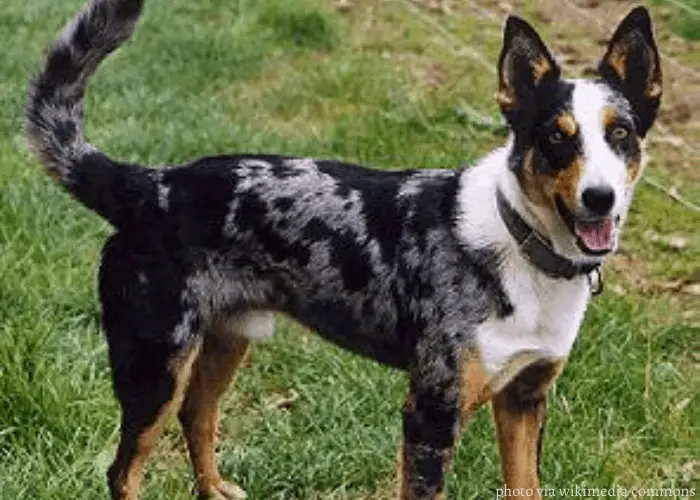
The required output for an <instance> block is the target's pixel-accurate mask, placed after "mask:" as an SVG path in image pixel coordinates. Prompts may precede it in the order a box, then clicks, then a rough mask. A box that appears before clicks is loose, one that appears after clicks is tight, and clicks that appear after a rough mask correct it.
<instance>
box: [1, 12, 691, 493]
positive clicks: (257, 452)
mask: <svg viewBox="0 0 700 500" xmlns="http://www.w3.org/2000/svg"><path fill="white" fill-rule="evenodd" d="M328 4H329V2H322V1H321V0H298V1H297V2H294V3H293V4H292V3H291V2H275V1H273V0H261V1H258V2H254V1H250V0H249V1H242V0H241V1H238V2H231V1H229V0H202V1H200V2H194V3H193V2H186V1H184V0H150V1H149V2H147V8H146V17H145V19H144V20H143V23H142V24H141V25H140V27H139V30H138V31H137V34H136V36H135V38H134V40H133V41H132V42H131V43H130V44H128V45H127V46H126V48H125V49H124V50H122V51H120V52H118V53H117V54H116V55H115V56H114V57H112V58H111V59H110V60H109V61H108V62H107V63H106V64H105V65H104V67H103V68H102V71H101V72H99V73H98V75H97V77H96V78H95V80H94V84H93V85H92V86H91V88H90V91H89V93H88V98H87V115H88V122H89V126H88V135H89V136H90V138H91V140H92V141H93V142H94V143H96V144H99V145H100V147H101V148H103V149H104V150H106V151H108V152H109V153H110V154H112V155H114V156H116V157H119V158H121V159H124V160H133V161H140V162H144V163H149V164H154V165H157V164H162V163H165V162H182V161H186V160H188V159H192V158H193V157H196V156H200V155H204V154H211V153H217V152H224V151H249V152H256V151H257V152H260V151H276V152H286V153H290V154H298V155H313V156H315V157H340V158H344V159H346V160H349V161H358V162H363V163H368V164H371V165H375V166H378V167H381V168H387V169H391V168H398V167H402V166H414V167H448V168H449V167H454V166H457V165H460V164H462V163H463V162H465V161H469V160H473V159H475V158H477V157H478V156H479V155H481V154H483V153H485V152H486V151H488V150H489V149H490V148H492V147H493V146H494V145H495V144H497V143H498V142H499V141H500V140H501V139H500V138H498V137H494V135H493V134H492V133H491V132H490V131H489V130H487V129H484V128H482V127H479V126H478V125H477V124H474V123H471V122H470V121H469V120H466V121H465V119H464V115H463V113H462V112H461V110H462V108H463V104H464V103H467V102H468V103H469V104H470V106H472V107H475V108H476V109H478V110H480V111H482V112H484V113H486V114H493V113H495V108H494V105H493V103H492V102H491V99H490V96H491V94H492V90H493V84H494V81H493V80H494V78H493V76H492V75H491V74H490V73H488V72H485V71H484V70H483V68H481V67H480V66H477V65H475V64H474V63H473V61H471V60H469V59H468V58H465V57H464V56H460V55H458V54H455V52H454V50H452V49H453V47H452V46H451V45H450V44H448V43H446V42H445V40H444V38H441V36H440V35H439V32H437V31H436V29H435V27H434V26H432V25H428V24H426V23H424V22H423V21H421V20H420V19H419V18H417V17H416V16H415V13H414V11H413V10H411V9H409V8H407V7H406V3H405V2H401V1H392V2H380V1H368V2H356V4H357V7H356V8H354V9H352V10H351V11H350V12H348V13H345V14H341V13H339V12H337V11H335V10H333V9H331V8H330V7H329V6H328ZM79 5H80V1H79V0H71V1H70V2H54V1H51V0H32V2H20V1H19V0H7V2H5V4H4V6H3V9H2V11H0V29H2V31H3V33H4V42H5V44H4V52H5V56H4V57H3V58H0V74H2V75H3V78H2V79H1V80H0V106H1V109H2V110H3V111H2V113H1V114H0V270H2V279H0V499H3V500H4V499H16V498H19V499H25V498H26V499H29V498H32V499H34V498H36V499H49V498H50V499H52V500H63V499H66V500H67V499H71V500H78V499H86V500H87V499H94V498H104V497H106V488H105V484H104V472H105V470H106V467H107V465H108V463H109V461H110V460H111V458H112V453H113V450H114V447H115V443H116V439H117V427H116V422H117V414H118V413H117V406H116V403H115V401H114V400H113V398H112V395H111V388H110V379H109V369H108V365H107V357H106V352H105V346H104V343H103V341H102V339H101V337H100V333H99V327H98V321H97V316H98V309H97V303H96V296H95V287H94V281H95V264H96V262H97V260H98V257H99V252H100V248H101V244H102V242H103V241H104V239H105V237H106V236H107V235H108V234H109V232H110V229H109V227H107V226H106V225H105V224H104V223H103V222H101V221H100V220H99V219H97V217H95V216H94V215H93V214H91V213H89V212H88V211H87V210H85V209H83V208H82V207H80V206H78V205H77V204H75V203H74V202H72V201H71V200H70V199H68V197H67V196H65V194H64V193H62V192H61V191H60V190H59V189H58V188H56V187H55V186H53V185H52V184H51V182H50V181H49V179H48V178H46V176H45V175H44V174H43V172H42V171H41V169H40V168H39V167H38V166H37V165H36V162H35V161H34V160H33V159H31V158H30V157H29V155H28V153H27V152H26V151H25V149H24V147H23V139H22V132H21V123H22V119H21V109H22V104H23V100H24V92H25V89H26V86H27V81H28V78H29V76H30V74H31V73H32V72H33V71H34V70H35V69H36V68H37V66H38V64H39V62H40V57H41V54H42V50H43V49H44V47H45V46H46V45H47V44H48V43H49V42H50V41H51V40H52V38H53V37H54V36H55V34H56V33H57V31H58V29H59V28H60V26H61V25H62V23H63V22H64V20H66V19H67V18H68V17H70V16H71V15H72V14H73V12H74V11H75V10H77V8H78V7H79ZM438 21H439V22H444V23H447V24H448V25H449V26H450V27H453V28H454V29H455V31H457V32H458V33H459V35H460V37H461V38H463V39H465V40H468V41H469V42H470V43H471V44H475V45H476V46H478V47H479V48H480V49H481V50H483V52H484V54H485V56H486V57H487V58H488V59H489V60H491V61H494V63H495V60H496V55H497V49H498V44H499V39H498V28H497V26H495V25H493V24H491V25H484V24H483V23H482V22H480V21H479V20H478V19H475V18H473V17H471V16H468V15H466V14H465V13H456V14H455V15H454V17H452V18H450V19H449V20H440V19H439V18H438ZM547 29H548V28H546V27H543V30H544V32H545V33H546V31H547ZM670 158H673V157H672V156H670ZM650 171H651V173H652V175H655V176H660V178H661V179H662V180H667V179H669V178H670V176H671V175H674V176H679V175H681V176H682V175H683V172H685V171H683V170H680V171H678V170H677V169H676V168H675V166H674V164H673V163H672V162H670V161H666V162H665V163H664V158H659V159H658V160H657V161H656V163H655V164H654V165H652V167H651V168H650ZM679 172H680V173H679ZM677 179H678V178H677ZM678 180H679V181H681V182H682V181H683V178H682V177H681V178H679V179H678ZM698 224H700V218H699V217H697V216H696V215H695V214H693V213H692V212H690V211H688V210H687V209H685V208H683V207H682V206H680V205H678V204H675V203H673V202H672V201H671V200H670V199H669V198H668V197H666V196H665V195H663V194H662V193H660V192H658V191H656V190H654V189H652V188H650V187H649V186H646V185H641V186H640V193H639V195H638V197H637V199H636V202H635V204H634V205H633V208H632V214H631V217H630V227H629V229H628V231H627V238H626V240H625V246H624V255H623V257H625V258H626V259H628V260H629V261H630V262H632V263H634V264H633V265H628V266H627V267H625V266H623V265H614V266H612V267H611V269H610V271H611V273H610V274H611V276H610V278H609V280H608V284H609V285H611V286H608V292H606V293H605V294H604V295H602V296H601V297H600V298H598V299H596V300H595V301H594V302H593V303H592V305H591V308H590V310H589V312H588V314H587V318H586V322H585V325H584V328H583V331H582V334H581V337H580V340H579V341H578V342H577V344H576V346H575V350H574V352H573V354H572V356H571V362H570V365H569V367H568V369H567V371H566V372H565V374H564V375H563V377H562V378H561V380H560V382H559V383H558V384H557V386H556V389H555V391H554V392H553V394H552V396H551V399H550V402H551V411H550V420H549V422H550V423H549V430H548V436H547V441H546V449H547V452H546V454H545V458H544V463H543V478H544V483H545V484H547V485H551V486H554V487H557V488H558V487H569V486H571V485H575V484H579V485H582V484H587V485H589V486H592V487H607V486H611V485H621V486H625V487H630V488H631V487H662V486H666V487H670V486H673V487H684V486H685V487H688V486H692V485H697V482H695V483H694V481H697V479H698V476H697V474H698V473H699V472H698V467H700V465H699V464H698V461H697V458H698V457H697V451H698V449H700V432H699V429H698V425H699V423H700V402H699V401H698V397H697V387H698V384H699V383H700V374H699V372H698V357H697V354H698V348H699V346H698V338H699V334H700V325H698V316H697V314H694V313H697V301H696V302H692V300H696V299H692V298H690V299H689V298H688V297H684V296H680V295H676V294H670V293H658V292H655V293H650V292H649V291H648V289H647V288H644V287H638V286H636V285H635V280H634V279H631V278H635V277H639V279H644V280H651V281H653V282H663V281H664V280H679V279H684V278H686V277H688V276H689V275H690V274H692V273H693V271H694V270H696V269H697V265H698V259H699V258H700V254H699V253H698V247H699V246H700V242H699V241H698V234H697V227H698ZM649 229H653V230H654V231H655V232H657V233H659V234H669V233H674V232H680V233H682V234H685V235H686V236H687V238H688V241H689V243H688V245H687V247H686V248H685V249H683V250H681V251H673V250H669V248H668V247H667V246H664V245H663V244H660V243H650V241H649V240H648V237H647V236H645V235H646V234H647V231H648V230H649ZM637 262H641V263H643V264H639V265H637V264H636V263H637ZM652 288H653V287H652ZM621 290H622V292H621ZM405 389H406V382H405V380H404V377H403V375H401V374H400V373H396V372H393V371H391V370H388V369H385V368H381V367H378V366H376V365H374V364H372V363H370V362H367V361H365V360H362V359H359V358H357V357H353V356H351V355H349V354H346V353H344V352H341V351H340V350H338V349H336V348H334V347H332V346H330V345H328V344H326V343H323V342H321V341H319V340H318V339H317V338H316V337H314V336H313V335H311V334H309V333H308V332H305V331H302V330H301V329H300V328H299V327H297V326H295V325H293V324H290V323H286V322H283V323H282V324H281V325H280V326H279V328H278V331H277V334H276V338H275V340H273V341H271V342H269V343H265V344H263V345H260V346H259V347H258V348H256V349H255V350H254V351H253V355H252V358H251V363H250V366H249V367H246V369H245V370H244V371H243V372H242V375H241V377H240V380H239V384H238V386H237V387H236V389H234V390H232V391H231V392H230V393H229V396H228V397H227V399H226V402H225V403H224V406H225V410H226V411H225V412H224V417H223V421H222V427H223V432H222V442H221V445H220V454H219V457H220V461H221V464H222V466H223V470H224V471H225V472H226V473H227V474H229V475H231V476H233V477H235V478H236V479H237V480H238V481H239V482H241V483H242V484H243V486H244V487H245V488H246V489H247V490H248V492H249V494H250V497H251V498H253V499H303V500H308V499H318V500H321V499H324V500H328V499H365V498H375V499H388V498H392V493H391V492H392V488H393V479H392V477H393V472H394V467H395V465H394V461H395V457H396V448H397V445H398V442H399V420H400V419H399V408H400V405H401V403H402V400H403V395H404V393H405ZM292 390H293V391H296V393H298V395H299V399H298V401H297V402H296V403H295V404H294V405H293V407H292V408H291V409H289V410H281V409H278V408H276V407H275V406H274V405H271V404H270V401H272V400H273V399H274V398H275V397H278V396H279V395H285V394H288V393H289V391H292ZM457 455H458V456H457V460H456V466H455V469H454V472H453V473H452V474H451V475H450V477H449V485H450V488H451V492H452V493H451V498H456V499H465V500H466V499H481V498H493V497H494V492H495V489H496V488H497V487H498V485H499V474H498V465H497V464H498V461H497V455H496V450H495V445H494V440H493V428H492V425H491V422H490V417H489V414H488V411H486V410H484V411H481V412H479V414H478V416H477V418H476V419H475V421H474V422H473V423H472V425H471V426H470V429H469V432H468V434H467V435H466V437H465V439H463V441H462V443H461V445H460V447H459V450H458V454H457ZM693 467H694V469H693ZM190 488H191V479H190V475H189V470H188V465H187V462H186V460H185V455H184V445H183V442H182V440H181V438H180V437H179V434H178V432H177V429H176V428H175V427H173V428H171V429H169V430H168V432H167V433H166V435H165V437H164V439H163V440H162V441H161V443H160V445H159V447H158V449H157V450H156V452H155V454H154V457H153V460H152V461H151V462H150V466H149V469H148V475H147V480H146V484H145V490H144V498H146V499H162V498H169V499H184V498H190V496H189V491H190Z"/></svg>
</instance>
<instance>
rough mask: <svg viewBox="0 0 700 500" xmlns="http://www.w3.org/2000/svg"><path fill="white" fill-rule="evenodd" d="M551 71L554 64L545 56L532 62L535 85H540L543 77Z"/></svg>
mask: <svg viewBox="0 0 700 500" xmlns="http://www.w3.org/2000/svg"><path fill="white" fill-rule="evenodd" d="M551 70H552V64H551V63H550V62H549V61H548V60H547V58H546V57H544V56H540V57H538V58H537V59H535V60H534V61H533V62H532V76H533V78H534V79H535V83H540V80H542V77H543V76H544V75H546V74H547V73H548V72H549V71H551Z"/></svg>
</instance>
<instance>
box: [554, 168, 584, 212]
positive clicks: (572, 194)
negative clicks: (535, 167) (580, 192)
mask: <svg viewBox="0 0 700 500" xmlns="http://www.w3.org/2000/svg"><path fill="white" fill-rule="evenodd" d="M584 169H585V164H584V161H583V157H580V156H578V157H576V158H575V159H574V160H573V161H572V162H571V163H570V164H569V165H568V166H567V167H566V168H564V169H563V170H561V171H559V172H557V173H556V176H555V178H554V192H553V194H554V196H558V197H559V198H561V199H562V200H563V201H564V203H565V204H566V206H567V207H569V210H572V211H573V210H576V207H577V205H578V200H577V194H576V192H577V188H578V184H579V182H580V181H581V177H583V171H584Z"/></svg>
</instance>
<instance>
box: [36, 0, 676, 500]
mask: <svg viewBox="0 0 700 500" xmlns="http://www.w3.org/2000/svg"><path fill="white" fill-rule="evenodd" d="M142 4H143V0H92V1H91V2H90V3H88V4H87V5H86V6H85V8H84V9H83V10H82V11H80V12H79V13H78V14H77V16H76V17H75V18H74V19H73V21H72V22H71V23H69V24H68V26H67V27H66V28H65V30H64V31H63V33H62V34H61V35H60V37H59V38H58V40H57V41H56V43H55V45H54V46H53V48H52V49H51V50H50V52H49V53H48V56H47V58H46V61H45V65H44V67H43V69H42V70H41V72H40V73H39V74H38V75H37V76H35V77H34V79H33V80H32V82H31V84H30V90H29V97H28V103H27V106H26V133H27V140H28V144H29V146H30V148H31V150H32V151H33V152H34V153H35V154H36V156H37V157H38V158H39V160H40V161H41V162H42V163H43V164H44V165H45V167H46V169H47V171H48V173H49V174H50V176H51V177H53V179H54V180H56V181H57V182H58V183H59V184H60V185H61V186H63V187H64V188H65V189H66V190H67V191H68V193H70V195H72V196H73V197H74V198H75V199H77V200H78V201H79V202H81V203H82V204H84V205H85V206H87V207H88V208H90V209H92V210H93V211H95V212H96V213H97V214H99V215H100V216H101V217H103V218H105V219H106V220H107V221H109V222H110V223H111V225H112V226H114V228H115V232H114V234H113V235H112V236H111V237H110V238H109V239H108V241H107V242H106V244H105V246H104V249H103V252H102V256H101V264H100V268H99V297H100V302H101V308H102V309H101V321H102V326H103V330H104V333H105V336H106V339H107V342H108V345H109V358H110V362H111V368H112V374H113V382H114V391H115V394H116V397H117V399H118V400H119V403H120V406H121V427H120V430H121V434H120V441H119V445H118V449H117V451H116V457H115V459H114V462H113V463H112V464H111V466H110V467H109V470H108V473H107V476H108V484H109V489H110V492H111V495H112V498H114V499H121V500H134V499H136V498H137V496H138V490H139V486H140V485H139V483H140V479H141V476H142V469H143V466H144V462H145V461H146V458H147V456H148V454H149V451H150V450H151V449H152V447H153V446H154V444H155V442H156V440H157V438H158V435H159V431H160V430H161V428H162V426H163V423H164V421H165V420H166V418H167V417H168V415H170V414H175V413H177V415H178V417H179V421H180V422H181V424H182V428H183V431H184V435H185V437H186V441H187V445H188V449H189V454H190V458H191V462H192V466H193V469H194V476H195V479H196V485H197V490H198V492H199V494H200V495H201V496H202V497H208V498H215V499H219V500H220V499H238V498H243V497H244V496H245V493H244V491H243V490H242V489H241V488H240V487H239V486H238V485H236V484H235V483H233V482H230V481H226V480H224V479H223V478H222V476H221V475H220V473H219V470H218V468H217V464H216V459H215V434H216V428H217V402H218V400H219V398H220V397H221V395H222V393H223V392H224V391H225V390H226V388H227V386H228V385H229V383H230V382H231V380H232V379H233V377H234V374H235V372H236V370H237V368H238V367H239V366H240V364H241V361H242V360H243V359H244V358H245V355H246V352H247V351H248V348H249V344H250V343H251V342H252V341H254V340H256V339H261V338H268V337H270V336H272V334H273V330H274V319H275V314H277V313H283V314H286V315H288V316H289V317H291V318H293V319H294V320H296V321H297V322H299V323H300V324H302V325H304V326H306V327H308V328H310V329H312V330H314V331H316V332H318V333H319V334H320V335H321V336H322V337H324V338H326V339H328V340H329V341H331V342H333V343H335V344H337V345H339V346H342V347H343V348H345V349H348V350H350V351H352V352H355V353H358V354H360V355H363V356H366V357H368V358H371V359H373V360H376V361H378V362H380V363H383V364H385V365H388V366H392V367H395V368H398V369H401V370H404V371H405V372H406V373H407V374H408V379H409V391H408V396H407V398H406V403H405V406H404V408H403V410H402V419H403V439H402V444H401V449H400V460H399V462H400V465H399V475H400V477H399V481H398V483H399V489H400V492H399V498H401V499H403V500H409V499H410V500H416V499H420V500H423V499H437V498H445V495H446V493H445V491H446V490H445V485H444V477H443V476H444V473H445V470H446V468H447V467H448V465H449V463H450V460H451V457H452V453H453V447H454V444H455V441H456V440H457V439H458V436H459V434H460V432H461V430H462V429H463V428H464V426H465V424H466V423H467V421H468V420H469V418H470V416H471V415H472V414H473V413H474V412H475V411H476V410H477V409H478V408H479V407H480V406H482V405H484V404H485V403H487V402H490V403H491V404H492V407H493V414H494V419H495V425H496V430H497V440H498V448H499V454H500V458H501V469H502V475H503V481H504V485H505V487H506V488H505V489H504V491H506V492H507V495H504V496H508V497H509V498H519V497H525V496H529V497H534V498H539V494H538V492H537V487H538V481H539V479H538V476H539V462H540V454H541V447H542V435H543V432H544V425H545V413H546V396H547V391H548V389H549V388H550V387H551V386H552V384H553V383H554V381H555V380H556V379H557V377H558V376H559V375H560V373H561V372H562V369H563V367H564V365H565V363H566V361H567V358H568V355H569V353H570V351H571V348H572V345H573V343H574V341H575V339H576V336H577V333H578V330H579V326H580V324H581V321H582V318H583V316H584V311H585V309H586V306H587V303H588V302H589V299H590V297H591V294H592V291H594V290H592V288H595V287H593V286H592V285H591V282H592V281H595V280H592V278H591V277H592V276H595V275H596V274H597V273H598V269H599V266H600V265H601V264H602V263H603V261H604V259H605V257H606V256H607V255H609V254H610V253H611V252H613V251H614V250H615V249H616V247H617V244H618V241H619V237H620V231H621V229H622V227H623V224H624V220H625V216H626V213H627V211H628V207H629V205H630V201H631V199H632V194H633V190H634V186H635V183H636V182H637V180H638V179H639V177H640V175H641V171H642V165H643V151H642V140H643V139H644V137H645V136H646V135H647V133H648V131H649V129H650V127H651V126H652V124H653V122H654V120H655V118H656V115H657V110H658V107H659V104H660V100H661V94H662V74H661V65H660V60H659V53H658V50H657V47H656V43H655V41H654V35H653V32H652V26H651V20H650V17H649V14H648V12H647V10H646V9H645V8H644V7H637V8H635V9H633V10H631V11H630V12H629V14H628V15H627V16H626V17H625V18H624V19H623V20H622V21H621V23H620V24H619V25H618V27H617V28H616V31H615V32H614V34H613V35H612V38H611V39H610V42H609V44H608V46H607V49H606V51H605V53H604V55H603V57H602V59H601V60H600V63H599V65H598V74H599V76H598V77H596V78H593V79H565V78H563V77H562V76H561V70H560V66H559V65H558V64H557V62H556V60H555V59H554V57H553V56H552V54H551V53H550V51H549V50H548V49H547V47H546V46H545V44H544V42H543V41H542V39H541V38H540V36H539V35H538V34H537V32H536V31H535V30H534V29H533V28H532V27H531V26H530V25H529V24H528V23H527V22H526V21H524V20H522V19H520V18H518V17H515V16H511V17H508V19H507V21H506V22H505V28H504V37H503V46H502V51H501V54H500V58H499V60H498V89H497V93H496V100H497V102H498V104H499V106H500V109H501V111H502V113H503V115H504V117H505V120H506V122H507V124H508V128H509V136H508V139H507V140H506V143H505V145H504V146H503V147H501V148H499V149H496V150H494V151H492V152H491V153H490V154H488V155H486V156H485V157H484V158H482V159H481V160H480V161H478V162H476V164H475V165H473V166H471V167H469V168H466V167H462V168H456V169H445V170H403V171H391V172H387V171H377V170H373V169H370V168H365V167H361V166H357V165H351V164H346V163H341V162H337V161H314V160H311V159H307V158H297V157H290V156H278V155H259V154H255V155H252V154H251V155H235V156H215V157H206V158H201V159H198V160H196V161H193V162H192V163H189V164H187V165H183V166H166V167H162V168H159V169H150V168H146V167H143V166H140V165H135V164H127V163H122V162H119V161H116V160H114V159H111V158H109V157H108V156H107V155H106V154H104V153H102V152H100V151H99V150H98V149H97V148H95V147H94V146H92V145H90V144H89V143H88V142H87V141H86V139H85V138H84V136H83V132H82V130H83V109H82V98H83V94H84V91H85V89H86V85H87V82H88V79H89V77H90V76H91V75H92V74H93V72H94V71H95V70H96V68H97V66H98V64H99V63H100V62H101V61H102V60H103V58H105V56H107V55H108V54H109V53H110V52H112V51H113V50H115V49H117V48H118V47H119V46H120V45H122V44H123V43H124V42H125V41H126V40H127V39H128V38H129V37H130V35H131V33H132V31H133V29H134V26H135V24H136V22H137V20H138V18H139V17H140V14H141V12H142V7H143V5H142ZM526 492H527V493H526Z"/></svg>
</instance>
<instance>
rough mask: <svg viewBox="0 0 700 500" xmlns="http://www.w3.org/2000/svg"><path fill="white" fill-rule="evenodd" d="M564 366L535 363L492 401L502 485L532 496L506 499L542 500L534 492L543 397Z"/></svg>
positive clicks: (536, 482)
mask: <svg viewBox="0 0 700 500" xmlns="http://www.w3.org/2000/svg"><path fill="white" fill-rule="evenodd" d="M563 367H564V361H561V362H554V363H544V362H539V363H534V364H532V365H530V366H528V367H526V368H524V369H523V370H522V371H521V372H520V373H519V374H518V375H517V376H516V377H515V378H514V379H513V380H512V381H511V382H510V383H509V384H508V385H506V386H505V387H504V388H503V390H501V391H500V392H499V393H498V394H496V395H495V396H494V398H493V410H494V419H495V422H496V436H497V438H498V450H499V454H500V457H501V470H502V473H503V481H504V484H505V486H506V487H507V488H508V489H510V490H511V491H514V492H521V491H527V490H528V489H530V490H532V491H533V496H529V497H528V496H526V495H511V496H508V498H509V499H515V498H536V499H539V498H541V497H540V495H539V494H538V492H537V488H538V487H539V477H538V443H539V440H540V429H541V427H542V425H543V423H544V417H545V413H544V412H545V399H544V398H545V397H546V394H547V391H548V390H549V388H550V387H551V385H552V384H553V383H554V381H555V380H556V378H557V377H558V376H559V374H560V373H561V370H562V369H563Z"/></svg>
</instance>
